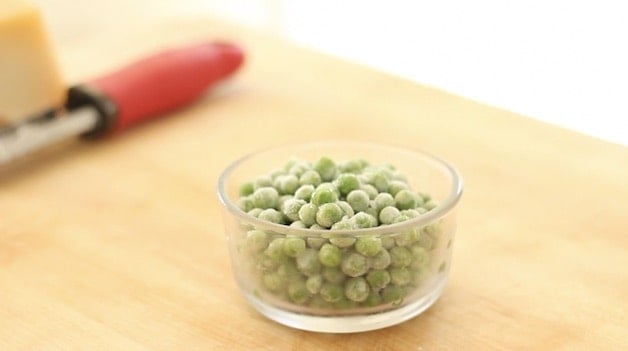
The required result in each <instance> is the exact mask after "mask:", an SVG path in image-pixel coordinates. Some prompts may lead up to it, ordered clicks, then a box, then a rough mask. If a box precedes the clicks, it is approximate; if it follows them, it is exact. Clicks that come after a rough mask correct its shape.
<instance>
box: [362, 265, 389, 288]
mask: <svg viewBox="0 0 628 351" xmlns="http://www.w3.org/2000/svg"><path fill="white" fill-rule="evenodd" d="M366 281H367V282H368V283H369V285H370V286H371V288H372V289H373V290H379V289H383V288H384V287H386V285H388V283H390V273H389V272H388V271H387V270H385V269H372V270H371V271H369V273H368V274H367V275H366Z"/></svg>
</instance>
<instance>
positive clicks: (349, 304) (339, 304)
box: [333, 296, 358, 310]
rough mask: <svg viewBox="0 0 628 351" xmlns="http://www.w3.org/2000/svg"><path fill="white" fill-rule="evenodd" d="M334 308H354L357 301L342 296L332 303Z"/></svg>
mask: <svg viewBox="0 0 628 351" xmlns="http://www.w3.org/2000/svg"><path fill="white" fill-rule="evenodd" d="M333 306H334V309H337V310H348V309H352V308H356V307H357V306H358V303H357V302H355V301H352V300H349V299H348V298H346V297H344V296H343V297H342V298H341V299H340V300H338V301H336V302H334V303H333Z"/></svg>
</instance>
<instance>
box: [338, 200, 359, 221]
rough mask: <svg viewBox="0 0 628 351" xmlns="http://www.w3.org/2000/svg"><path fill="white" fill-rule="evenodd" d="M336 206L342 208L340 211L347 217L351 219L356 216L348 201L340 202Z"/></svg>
mask: <svg viewBox="0 0 628 351" xmlns="http://www.w3.org/2000/svg"><path fill="white" fill-rule="evenodd" d="M336 205H338V206H340V209H342V212H343V213H344V215H345V216H349V217H351V216H353V215H354V214H355V212H354V211H353V208H352V207H351V205H350V204H349V203H348V202H346V201H338V202H336Z"/></svg>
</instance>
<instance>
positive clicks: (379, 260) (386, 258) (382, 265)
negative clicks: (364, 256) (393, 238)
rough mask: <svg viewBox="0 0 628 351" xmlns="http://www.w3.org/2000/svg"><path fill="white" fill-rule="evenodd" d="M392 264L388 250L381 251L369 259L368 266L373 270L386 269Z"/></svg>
mask: <svg viewBox="0 0 628 351" xmlns="http://www.w3.org/2000/svg"><path fill="white" fill-rule="evenodd" d="M390 262H391V257H390V253H389V252H388V250H386V249H381V250H379V252H378V253H377V254H376V255H375V256H373V257H369V258H368V265H369V267H370V268H371V269H386V268H388V266H390Z"/></svg>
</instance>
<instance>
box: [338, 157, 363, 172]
mask: <svg viewBox="0 0 628 351" xmlns="http://www.w3.org/2000/svg"><path fill="white" fill-rule="evenodd" d="M363 168H364V164H363V163H362V162H361V161H360V160H349V161H345V162H341V163H339V164H338V170H340V172H343V173H356V174H357V173H360V172H362V169H363Z"/></svg>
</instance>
